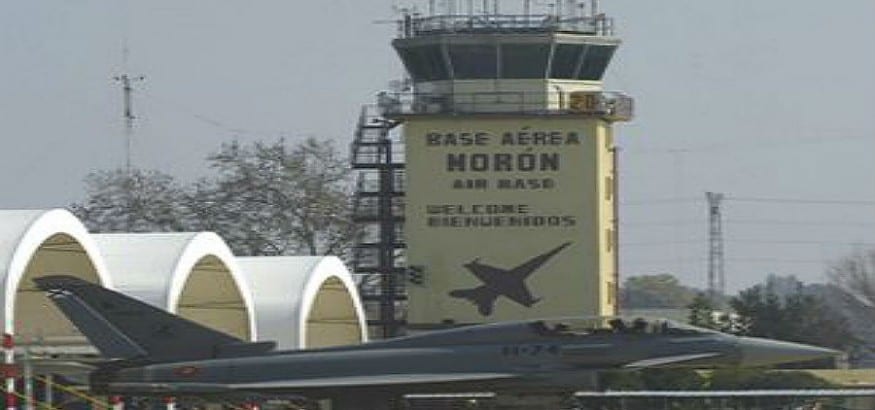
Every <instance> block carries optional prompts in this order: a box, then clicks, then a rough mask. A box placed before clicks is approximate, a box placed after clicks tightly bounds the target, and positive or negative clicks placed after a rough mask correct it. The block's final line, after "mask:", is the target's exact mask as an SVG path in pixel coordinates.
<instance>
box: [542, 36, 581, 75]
mask: <svg viewBox="0 0 875 410" xmlns="http://www.w3.org/2000/svg"><path fill="white" fill-rule="evenodd" d="M583 47H584V46H583V45H580V44H559V45H557V46H556V51H554V52H553V65H552V66H551V69H550V70H551V72H550V78H565V79H573V78H574V73H575V72H576V71H577V64H578V63H579V62H580V53H582V52H583Z"/></svg>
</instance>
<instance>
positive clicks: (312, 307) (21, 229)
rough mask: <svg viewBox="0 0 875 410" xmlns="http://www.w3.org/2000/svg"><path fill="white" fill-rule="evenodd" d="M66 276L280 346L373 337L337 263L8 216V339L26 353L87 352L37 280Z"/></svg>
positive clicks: (205, 239) (182, 236)
mask: <svg viewBox="0 0 875 410" xmlns="http://www.w3.org/2000/svg"><path fill="white" fill-rule="evenodd" d="M57 274H64V275H72V276H76V277H79V278H82V279H84V280H87V281H90V282H93V283H99V284H101V285H103V286H106V287H109V288H111V289H116V290H118V291H121V292H123V293H126V294H128V295H130V296H133V297H135V298H138V299H140V300H143V301H145V302H147V303H150V304H152V305H154V306H157V307H159V308H162V309H165V310H167V311H170V312H173V313H176V314H179V315H180V316H183V317H186V318H188V319H191V320H194V321H196V322H199V323H202V324H204V325H206V326H209V327H212V328H215V329H218V330H221V331H224V332H226V333H229V334H232V335H235V336H237V337H240V338H242V339H245V340H253V341H254V340H276V341H277V344H278V346H279V347H280V348H307V347H320V346H331V345H339V344H352V343H361V342H363V341H365V340H366V337H367V336H366V333H367V332H366V325H365V319H364V315H363V312H362V307H361V301H360V300H359V296H358V292H357V291H356V288H355V286H354V284H353V281H352V278H351V275H350V274H349V271H348V270H347V269H346V267H345V266H344V265H343V263H342V262H341V261H340V260H339V259H337V258H334V257H251V258H237V257H235V256H234V255H232V254H231V251H230V249H229V248H228V246H227V245H226V244H225V242H224V241H223V240H222V239H221V238H220V237H219V236H217V235H215V234H213V233H206V232H202V233H146V234H89V233H88V232H87V230H86V229H85V227H84V226H83V225H82V223H81V222H80V221H79V220H78V219H77V218H76V217H75V216H74V215H72V214H71V213H69V212H68V211H65V210H49V211H9V210H0V277H2V285H3V289H2V292H0V293H2V295H3V296H2V297H3V299H2V303H3V313H2V314H3V323H4V332H5V333H7V334H12V335H14V336H15V339H16V342H17V343H18V344H19V345H21V344H27V345H31V346H33V345H40V346H44V347H55V346H57V347H60V346H67V347H69V346H81V347H87V342H86V341H85V339H84V338H83V337H82V336H81V335H80V334H79V332H78V331H77V330H76V329H75V327H74V326H73V325H72V324H71V323H69V322H68V321H67V320H66V318H64V317H63V315H61V314H60V313H59V312H58V311H57V310H56V309H55V307H54V305H52V304H51V302H50V301H49V300H48V299H47V298H46V297H45V296H44V295H43V294H42V293H41V292H38V291H36V290H35V288H34V286H33V284H32V282H31V279H33V278H35V277H38V276H45V275H57Z"/></svg>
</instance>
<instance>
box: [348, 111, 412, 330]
mask: <svg viewBox="0 0 875 410" xmlns="http://www.w3.org/2000/svg"><path fill="white" fill-rule="evenodd" d="M397 125H398V123H397V122H396V121H392V120H389V119H387V118H384V117H383V116H382V115H381V114H380V113H379V111H378V109H377V107H375V106H364V107H363V108H362V112H361V116H360V117H359V122H358V126H357V127H356V132H355V139H354V140H353V143H352V153H351V162H352V168H353V169H354V170H356V171H357V172H358V179H357V185H356V193H355V197H354V203H353V221H354V222H355V223H356V224H357V225H358V227H359V229H358V232H359V234H358V237H357V238H356V243H355V246H354V248H353V254H352V255H353V257H352V269H353V273H354V274H355V275H357V276H358V279H359V287H360V293H361V296H362V300H363V301H364V304H365V311H366V312H367V315H368V325H369V326H370V330H371V335H372V336H375V337H379V338H388V337H393V336H397V335H398V334H399V333H400V332H401V329H402V327H403V326H404V324H405V317H404V312H405V311H406V309H405V306H404V305H405V304H406V300H407V296H406V293H405V290H404V276H405V272H406V268H405V260H404V248H405V245H404V239H403V235H402V231H403V229H402V228H403V226H404V191H405V188H404V153H403V146H402V144H401V140H400V137H399V136H398V135H397V133H395V132H393V128H395V127H396V126H397Z"/></svg>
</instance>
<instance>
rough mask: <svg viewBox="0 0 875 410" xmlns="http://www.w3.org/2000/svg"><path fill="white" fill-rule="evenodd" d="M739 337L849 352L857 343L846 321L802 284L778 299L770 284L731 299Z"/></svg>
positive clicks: (750, 289)
mask: <svg viewBox="0 0 875 410" xmlns="http://www.w3.org/2000/svg"><path fill="white" fill-rule="evenodd" d="M729 304H730V306H731V307H732V309H733V310H734V311H735V313H736V314H737V317H736V318H735V319H734V322H735V323H734V324H733V327H734V329H736V332H735V333H737V334H740V335H745V336H756V337H764V338H769V339H777V340H786V341H790V342H799V343H807V344H813V345H817V346H825V347H832V348H836V349H842V350H847V349H849V348H851V347H853V346H854V345H855V343H856V339H855V338H854V337H853V335H852V334H851V331H850V327H849V325H848V323H847V321H846V320H845V319H844V318H843V317H842V316H840V315H839V314H837V313H836V312H833V311H832V310H831V309H829V308H828V307H827V305H826V304H825V303H824V301H823V300H822V299H821V298H819V297H817V296H815V295H810V294H806V293H805V292H804V291H803V286H802V284H801V283H799V282H797V284H796V289H795V291H792V292H791V293H789V294H787V295H785V296H783V297H782V296H779V295H778V294H777V293H776V292H775V291H774V288H773V286H771V285H770V283H766V284H765V285H756V286H753V287H751V288H749V289H745V290H743V291H741V292H740V293H739V295H738V296H737V297H734V298H732V300H731V301H730V303H729Z"/></svg>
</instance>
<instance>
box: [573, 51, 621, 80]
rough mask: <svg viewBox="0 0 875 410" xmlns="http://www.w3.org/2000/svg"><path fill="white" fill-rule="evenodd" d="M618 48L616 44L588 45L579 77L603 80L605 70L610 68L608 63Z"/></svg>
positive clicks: (581, 78)
mask: <svg viewBox="0 0 875 410" xmlns="http://www.w3.org/2000/svg"><path fill="white" fill-rule="evenodd" d="M616 49H617V47H616V46H593V45H591V46H588V50H587V51H586V55H585V56H584V58H583V64H582V65H581V66H580V72H579V73H578V75H577V79H578V80H590V81H598V80H601V79H602V77H603V76H604V75H605V70H606V69H607V68H608V63H610V62H611V57H613V56H614V51H615V50H616Z"/></svg>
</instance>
